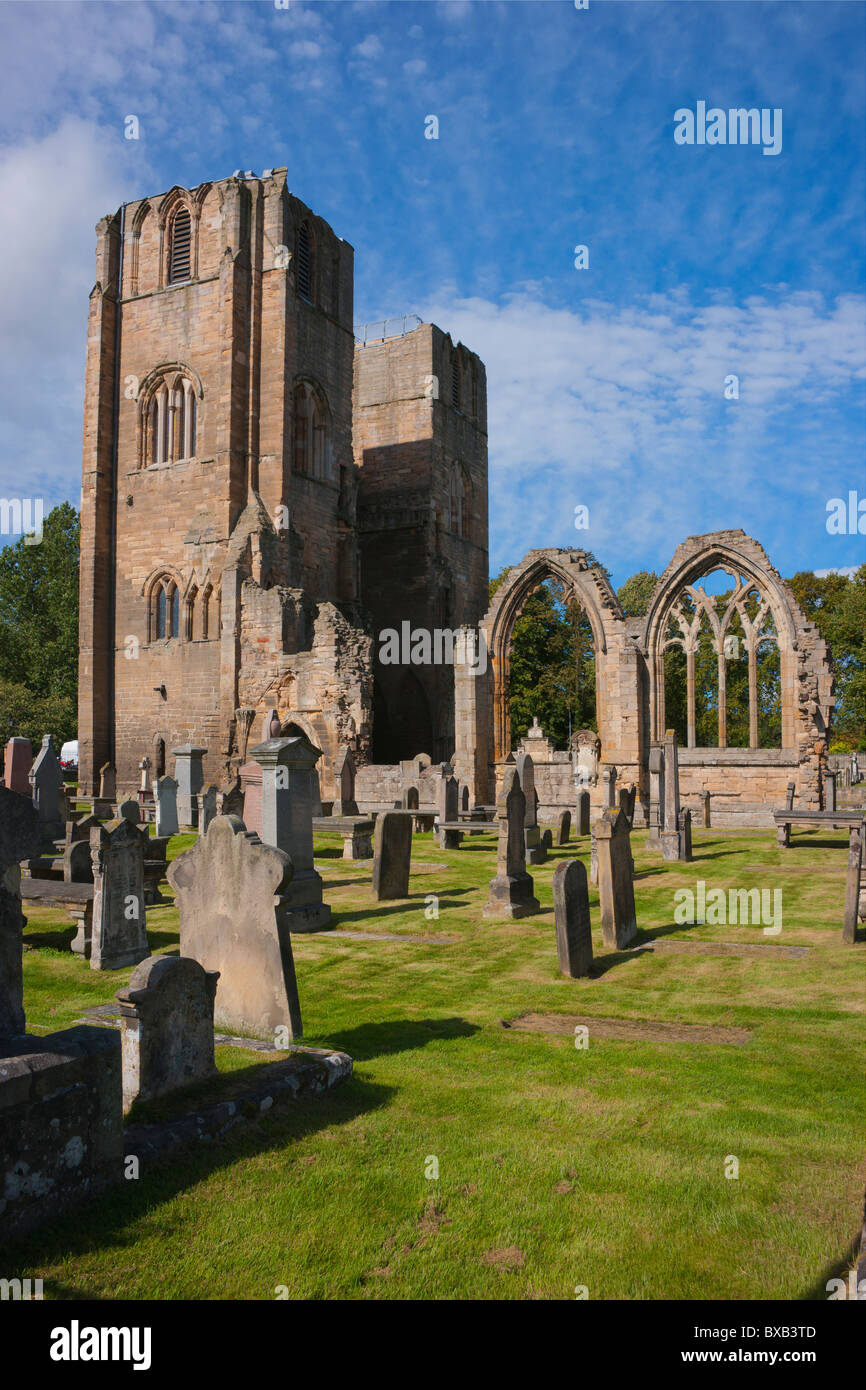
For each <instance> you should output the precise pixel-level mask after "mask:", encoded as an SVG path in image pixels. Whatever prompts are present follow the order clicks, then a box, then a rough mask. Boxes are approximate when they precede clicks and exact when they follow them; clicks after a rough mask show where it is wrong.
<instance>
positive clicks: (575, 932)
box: [553, 859, 592, 980]
mask: <svg viewBox="0 0 866 1390" xmlns="http://www.w3.org/2000/svg"><path fill="white" fill-rule="evenodd" d="M553 915H554V920H555V922H556V955H557V959H558V961H559V969H560V971H561V972H562V974H563V975H568V976H570V977H571V979H573V980H576V979H578V978H579V977H580V976H581V975H588V974H589V973H590V969H591V967H592V928H591V926H590V920H589V888H588V886H587V882H586V869H585V868H584V867H583V864H582V863H581V862H580V860H579V859H567V860H565V861H564V863H562V864H557V866H556V868H555V869H554V871H553Z"/></svg>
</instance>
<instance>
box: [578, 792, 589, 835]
mask: <svg viewBox="0 0 866 1390" xmlns="http://www.w3.org/2000/svg"><path fill="white" fill-rule="evenodd" d="M576 801H577V834H578V835H588V834H589V788H588V787H581V788H580V789H579V791H578V792H577V795H576Z"/></svg>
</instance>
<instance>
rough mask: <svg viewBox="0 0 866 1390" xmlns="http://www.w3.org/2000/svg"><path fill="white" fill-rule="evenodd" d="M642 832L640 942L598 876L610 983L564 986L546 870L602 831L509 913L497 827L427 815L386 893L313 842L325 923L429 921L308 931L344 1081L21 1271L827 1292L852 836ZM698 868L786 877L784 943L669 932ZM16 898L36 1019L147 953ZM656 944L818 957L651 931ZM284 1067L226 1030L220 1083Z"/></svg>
mask: <svg viewBox="0 0 866 1390" xmlns="http://www.w3.org/2000/svg"><path fill="white" fill-rule="evenodd" d="M191 838H192V837H190V836H187V837H184V836H177V837H176V838H175V839H174V840H173V841H172V845H171V847H170V848H171V851H172V853H173V854H176V853H179V852H180V851H181V850H182V849H183V848H185V847H186V846H187V845H188V844H189V843H190V842H191ZM644 840H645V834H644V833H642V832H638V833H636V834H635V835H634V836H633V837H632V841H633V847H634V850H635V863H636V875H637V877H636V882H635V896H636V902H637V916H638V924H639V927H640V928H641V931H640V935H639V938H638V942H637V943H636V946H637V948H638V949H634V950H632V951H629V952H624V953H619V954H617V953H613V952H609V951H606V950H605V949H604V947H603V946H602V942H601V931H600V923H599V913H598V897H597V893H596V892H595V890H594V889H591V890H590V892H591V896H590V901H591V907H592V914H593V940H594V948H595V952H596V972H597V973H596V974H595V976H594V978H591V979H584V980H567V979H564V978H562V977H561V976H560V975H559V974H558V971H557V965H556V950H555V941H554V928H553V913H552V893H551V878H552V874H553V869H554V867H555V865H556V864H557V863H558V862H559V861H560V860H561V859H563V858H568V857H573V856H574V855H575V854H579V855H580V857H582V858H583V859H584V862H585V863H586V864H587V867H588V861H589V841H588V840H587V839H583V840H579V841H577V842H573V843H572V845H571V846H569V847H568V848H563V849H554V851H553V854H552V856H551V857H550V858H549V860H548V863H547V864H546V865H543V866H540V867H536V868H535V869H533V870H532V872H533V876H534V879H535V886H536V894H537V896H538V898H539V899H540V902H541V905H542V911H541V913H540V914H539V915H538V916H536V917H532V918H529V919H526V920H523V921H519V922H513V923H512V922H506V921H502V922H491V921H486V920H485V919H484V918H482V916H481V907H482V905H483V903H484V902H485V901H486V896H487V885H488V882H489V880H490V878H491V876H492V874H493V873H494V864H495V839H494V837H493V836H492V835H484V836H479V837H471V838H469V837H467V838H465V839H464V841H463V847H462V848H461V849H460V850H456V851H441V850H439V849H437V848H436V847H435V845H434V844H433V841H432V836H431V835H430V834H426V835H416V836H415V838H414V842H413V874H412V880H411V884H410V888H411V897H410V899H408V900H406V901H400V902H396V903H383V904H378V905H377V904H376V903H374V902H373V901H372V900H371V898H370V890H369V884H370V870H371V861H365V862H361V863H350V862H344V861H343V860H342V859H341V858H340V857H339V856H340V853H341V849H342V841H341V840H339V839H338V838H337V837H320V838H317V841H316V859H317V863H319V864H320V865H321V866H322V867H323V876H324V879H325V884H326V895H327V899H328V901H329V902H330V903H331V905H332V907H333V909H334V916H335V926H336V927H337V928H339V929H341V930H347V931H351V930H358V931H367V932H388V933H393V934H397V935H403V936H419V935H421V936H429V937H431V938H434V940H432V941H431V942H430V943H420V944H416V943H411V942H407V941H387V940H382V941H370V940H357V941H352V940H347V939H345V938H337V937H331V938H329V937H328V936H327V935H324V934H323V935H312V936H303V935H302V936H296V937H294V938H293V944H294V952H295V962H296V967H297V973H298V982H299V989H300V996H301V1007H302V1011H303V1017H304V1025H305V1029H306V1032H305V1037H304V1041H305V1042H308V1043H310V1044H312V1045H326V1046H332V1047H337V1048H342V1049H344V1050H345V1051H347V1052H348V1053H350V1055H351V1056H352V1057H353V1058H354V1060H355V1074H354V1078H353V1080H352V1081H351V1082H349V1083H348V1084H347V1085H345V1086H343V1087H342V1088H341V1089H339V1090H337V1091H335V1092H334V1093H332V1094H331V1095H329V1096H328V1097H326V1098H323V1099H320V1100H315V1101H313V1102H312V1103H305V1104H303V1105H299V1106H297V1107H295V1108H294V1109H287V1108H284V1109H282V1110H278V1111H276V1112H271V1113H270V1114H269V1115H267V1116H265V1117H263V1118H262V1119H260V1120H257V1121H256V1122H254V1123H253V1124H251V1125H250V1126H248V1127H246V1128H244V1129H242V1130H238V1131H236V1132H234V1133H233V1134H232V1135H231V1136H229V1137H227V1138H226V1139H224V1140H221V1141H218V1142H215V1143H209V1144H207V1145H204V1144H202V1145H201V1146H199V1148H198V1149H196V1150H192V1151H189V1150H188V1151H186V1152H185V1153H184V1154H183V1155H180V1156H178V1157H176V1158H174V1159H173V1160H172V1161H170V1162H168V1163H166V1164H164V1165H163V1166H162V1167H158V1168H155V1169H154V1170H153V1171H150V1172H148V1171H145V1172H142V1174H141V1176H140V1177H139V1179H138V1180H137V1181H128V1182H125V1183H124V1184H123V1185H122V1186H121V1187H119V1188H118V1189H116V1190H115V1191H114V1192H112V1193H111V1194H109V1195H108V1196H106V1197H104V1198H102V1199H100V1201H99V1202H97V1203H94V1204H93V1205H92V1206H89V1207H84V1208H81V1209H79V1211H78V1212H77V1213H74V1214H72V1215H70V1216H69V1217H68V1218H66V1219H65V1220H63V1221H62V1222H58V1223H56V1224H55V1225H54V1226H52V1227H51V1228H50V1229H47V1230H44V1231H42V1232H38V1233H36V1234H35V1235H33V1236H31V1237H30V1238H29V1239H28V1240H26V1241H22V1242H20V1243H19V1244H18V1245H16V1246H15V1247H13V1248H11V1249H10V1250H9V1252H8V1253H7V1255H6V1258H5V1260H4V1270H3V1272H4V1275H5V1276H6V1277H13V1276H14V1275H16V1274H21V1275H22V1276H23V1275H27V1274H29V1275H31V1276H32V1277H42V1278H43V1280H44V1283H45V1295H46V1297H53V1298H81V1297H89V1298H130V1299H135V1298H186V1299H209V1298H236V1299H272V1298H273V1297H274V1296H275V1289H276V1288H277V1286H285V1287H287V1289H288V1294H289V1297H290V1298H293V1299H297V1298H353V1299H354V1298H358V1299H365V1298H368V1299H369V1298H375V1299H393V1298H405V1299H410V1298H467V1299H477V1298H511V1299H513V1298H520V1299H523V1298H557V1299H560V1298H567V1299H571V1298H574V1297H575V1290H576V1288H577V1287H578V1286H583V1287H585V1288H586V1290H587V1291H588V1296H589V1297H590V1298H591V1299H665V1298H666V1299H691V1298H709V1299H719V1298H734V1299H750V1298H773V1299H786V1298H817V1299H825V1298H826V1296H827V1295H826V1293H825V1289H824V1285H825V1282H826V1280H827V1279H828V1278H829V1277H831V1276H832V1275H835V1274H837V1273H838V1272H839V1271H840V1270H845V1269H847V1268H848V1265H849V1261H850V1258H851V1255H852V1248H853V1242H854V1240H855V1237H856V1236H857V1235H858V1234H859V1222H860V1216H861V1211H862V1196H863V1183H864V1167H863V1160H862V1151H863V1145H862V1140H863V1130H862V1109H863V1106H862V1102H863V1074H864V1072H863V1041H864V1011H866V1001H864V980H863V961H864V946H863V944H862V943H861V944H858V945H857V946H854V947H851V946H848V947H845V946H843V944H842V940H841V919H842V905H843V899H844V876H845V867H846V863H847V853H846V849H845V845H846V843H847V837H846V836H845V835H844V834H841V833H837V834H829V833H827V832H825V831H820V832H819V831H815V832H808V833H797V834H795V837H794V847H793V848H792V849H790V850H788V851H783V850H779V849H777V848H776V845H775V834H774V832H773V831H765V832H757V831H755V832H743V831H740V832H721V831H714V830H698V831H696V832H695V835H694V841H695V858H694V862H693V863H691V864H682V865H663V863H662V860H661V857H660V856H659V855H657V854H649V853H647V852H646V851H645V850H644ZM834 846H835V847H834ZM789 870H794V872H789ZM804 870H805V872H804ZM698 879H703V880H704V881H705V882H706V884H707V885H708V887H724V888H729V887H734V888H752V887H757V888H770V889H774V888H781V889H782V890H783V912H784V925H783V929H782V931H781V933H780V934H778V935H775V936H765V935H764V933H763V929H762V927H761V926H760V925H755V926H749V925H747V926H739V925H737V926H733V925H727V926H711V925H698V926H691V927H689V926H677V925H675V923H674V891H675V890H676V889H677V888H681V887H693V886H694V885H695V883H696V881H697V880H698ZM164 891H166V892H167V891H168V890H167V889H165V890H164ZM434 894H435V895H437V897H438V904H437V903H436V902H433V901H428V895H434ZM437 906H438V917H436V916H433V912H434V911H435V909H436V907H437ZM27 915H28V925H27V928H26V929H25V942H27V943H29V946H30V949H29V950H27V951H26V952H25V956H24V970H25V981H24V982H25V1007H26V1011H27V1020H28V1028H29V1030H30V1031H31V1032H47V1031H53V1030H55V1029H57V1028H62V1027H67V1026H69V1025H71V1024H72V1023H73V1022H74V1021H76V1020H77V1019H79V1018H81V1016H82V1010H84V1009H86V1008H88V1007H92V1006H93V1005H95V1004H101V1003H107V1002H110V1001H111V1000H112V999H113V997H114V992H115V991H116V990H117V989H119V988H120V987H121V986H122V985H125V984H126V983H127V981H128V978H129V974H130V973H131V972H130V971H128V970H124V971H118V972H116V973H112V974H99V973H97V972H95V971H91V970H90V969H88V968H87V965H86V964H85V963H84V962H83V961H82V960H80V959H78V958H77V957H73V956H72V955H71V954H70V952H69V950H68V945H69V941H70V940H71V938H72V935H73V928H72V924H71V922H70V921H69V920H68V919H67V918H66V916H65V914H58V913H52V912H51V911H49V910H48V909H39V908H32V907H31V908H29V909H28V912H27ZM148 929H149V937H150V942H151V946H152V948H153V950H154V951H157V952H159V951H169V952H172V951H175V952H176V951H177V948H178V919H177V912H176V909H175V908H174V906H173V905H171V904H169V905H166V906H162V907H157V908H151V909H148ZM435 938H441V940H435ZM654 941H668V942H677V941H702V942H734V943H749V942H753V943H770V944H773V945H776V946H806V947H809V952H808V954H807V955H805V956H802V957H799V958H794V957H785V956H783V955H781V954H776V953H775V952H766V953H759V952H754V953H749V952H746V953H743V954H742V955H726V956H712V955H698V954H685V953H677V952H674V951H662V950H655V951H653V950H650V949H646V950H641V949H639V948H640V947H641V946H643V947H651V946H652V944H653V942H654ZM527 1013H541V1014H551V1013H559V1014H565V1015H570V1014H575V1015H581V1016H583V1017H586V1016H590V1017H592V1016H598V1017H604V1018H619V1019H629V1020H647V1021H654V1022H658V1021H667V1022H672V1023H688V1024H696V1025H702V1026H706V1025H717V1026H722V1027H725V1028H740V1029H748V1030H751V1036H750V1038H749V1040H748V1041H747V1042H745V1043H744V1044H742V1045H732V1044H720V1043H711V1044H706V1043H697V1042H693V1041H689V1042H680V1041H676V1042H675V1041H663V1042H659V1041H649V1040H644V1039H640V1038H633V1039H629V1040H618V1039H611V1038H597V1037H596V1038H594V1037H593V1034H592V1028H591V1027H590V1033H589V1046H588V1047H586V1048H582V1049H579V1048H577V1047H576V1046H575V1040H574V1038H573V1037H572V1036H568V1035H555V1034H541V1033H532V1032H524V1031H518V1030H516V1029H513V1030H509V1029H506V1028H503V1026H502V1020H506V1021H511V1020H514V1019H517V1018H519V1017H520V1016H522V1015H524V1014H527ZM272 1060H273V1058H268V1057H265V1058H264V1059H263V1058H262V1056H261V1054H258V1053H254V1052H252V1051H246V1050H240V1049H236V1048H230V1047H222V1048H219V1049H218V1065H219V1067H220V1070H221V1072H226V1073H227V1072H231V1073H232V1075H231V1076H226V1077H225V1083H224V1084H225V1085H227V1086H228V1085H231V1084H233V1083H234V1084H236V1083H237V1082H238V1080H239V1079H243V1077H244V1076H252V1075H254V1073H255V1071H256V1069H258V1068H259V1067H260V1066H262V1065H267V1064H268V1062H269V1061H272ZM217 1089H218V1088H217ZM213 1094H214V1088H213V1087H211V1088H210V1089H209V1091H208V1098H213ZM197 1098H199V1097H197V1096H195V1095H193V1096H190V1095H189V1094H186V1095H184V1096H183V1097H182V1098H179V1099H180V1104H179V1105H178V1109H181V1110H182V1109H186V1108H191V1106H192V1104H193V1102H194V1100H195V1099H197ZM142 1118H149V1117H148V1116H147V1115H146V1114H145V1115H143V1116H142ZM731 1156H733V1157H734V1158H736V1159H737V1160H738V1164H739V1177H738V1178H736V1179H732V1178H726V1176H725V1171H726V1166H727V1168H728V1169H729V1170H730V1169H731V1168H732V1166H733V1165H732V1164H731V1162H730V1159H731ZM433 1158H435V1159H437V1160H438V1178H437V1179H432V1178H429V1177H427V1176H426V1175H425V1173H426V1172H431V1171H433V1168H434V1164H433V1163H432V1161H431V1160H432V1159H433Z"/></svg>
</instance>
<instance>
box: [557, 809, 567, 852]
mask: <svg viewBox="0 0 866 1390" xmlns="http://www.w3.org/2000/svg"><path fill="white" fill-rule="evenodd" d="M570 839H571V812H570V811H560V813H559V820H558V822H557V827H556V843H557V844H558V845H567V844H568V842H569V840H570Z"/></svg>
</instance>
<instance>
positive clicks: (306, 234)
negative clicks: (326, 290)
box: [297, 222, 315, 304]
mask: <svg viewBox="0 0 866 1390" xmlns="http://www.w3.org/2000/svg"><path fill="white" fill-rule="evenodd" d="M313 251H314V248H313V238H312V235H311V233H310V225H309V223H308V222H302V223H301V225H300V227H299V228H298V278H297V286H298V294H299V295H300V296H301V298H302V299H306V300H308V301H309V303H310V304H312V302H313V285H314V283H315V279H314V274H313V272H314V265H313V260H314V255H313Z"/></svg>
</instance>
